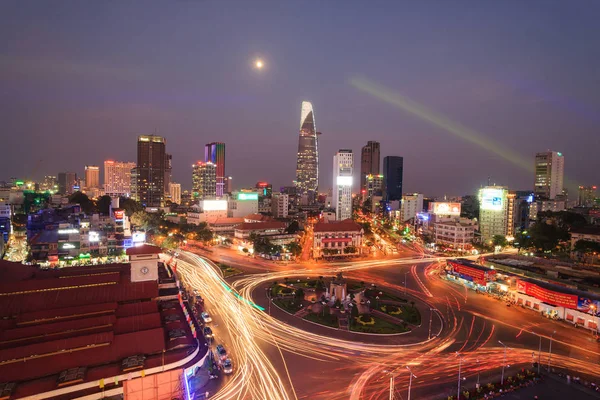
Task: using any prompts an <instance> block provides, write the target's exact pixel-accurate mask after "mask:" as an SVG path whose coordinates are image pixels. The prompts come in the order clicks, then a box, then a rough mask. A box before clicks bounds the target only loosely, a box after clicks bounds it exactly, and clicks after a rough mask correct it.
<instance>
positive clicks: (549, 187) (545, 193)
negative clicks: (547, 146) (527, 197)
mask: <svg viewBox="0 0 600 400" xmlns="http://www.w3.org/2000/svg"><path fill="white" fill-rule="evenodd" d="M564 169H565V158H564V157H563V155H562V153H559V152H556V151H546V152H543V153H537V154H536V155H535V183H534V190H533V192H534V194H535V196H536V197H540V198H543V199H548V200H554V199H555V198H556V196H558V195H560V194H562V192H563V179H564Z"/></svg>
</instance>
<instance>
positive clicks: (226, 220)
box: [206, 217, 244, 226]
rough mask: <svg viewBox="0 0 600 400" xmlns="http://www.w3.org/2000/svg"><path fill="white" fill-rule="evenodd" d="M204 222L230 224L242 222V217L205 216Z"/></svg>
mask: <svg viewBox="0 0 600 400" xmlns="http://www.w3.org/2000/svg"><path fill="white" fill-rule="evenodd" d="M206 223H207V224H209V225H214V226H218V225H231V224H242V223H244V218H219V217H215V218H207V219H206Z"/></svg>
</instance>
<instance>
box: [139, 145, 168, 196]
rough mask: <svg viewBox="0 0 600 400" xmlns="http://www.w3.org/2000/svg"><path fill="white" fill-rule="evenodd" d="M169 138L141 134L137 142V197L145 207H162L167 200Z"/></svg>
mask: <svg viewBox="0 0 600 400" xmlns="http://www.w3.org/2000/svg"><path fill="white" fill-rule="evenodd" d="M166 147H167V140H166V139H165V138H163V137H161V136H156V135H141V136H139V137H138V142H137V166H136V168H135V173H134V172H132V174H134V175H135V178H136V187H135V193H133V195H134V197H135V199H136V200H137V201H139V202H140V203H142V204H143V205H144V206H145V207H162V206H163V205H164V202H165V176H166V174H167V173H168V172H169V171H167V165H168V156H167V153H166Z"/></svg>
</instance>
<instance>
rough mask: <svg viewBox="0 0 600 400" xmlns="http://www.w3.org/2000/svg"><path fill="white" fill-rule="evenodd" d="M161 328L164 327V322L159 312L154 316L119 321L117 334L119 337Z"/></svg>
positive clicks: (116, 325) (134, 316) (145, 315)
mask: <svg viewBox="0 0 600 400" xmlns="http://www.w3.org/2000/svg"><path fill="white" fill-rule="evenodd" d="M160 327H162V322H161V320H160V314H159V313H158V312H156V313H154V314H144V315H133V316H131V317H124V318H119V319H117V323H116V324H115V334H117V335H119V334H123V333H131V332H138V331H145V330H147V329H154V328H160Z"/></svg>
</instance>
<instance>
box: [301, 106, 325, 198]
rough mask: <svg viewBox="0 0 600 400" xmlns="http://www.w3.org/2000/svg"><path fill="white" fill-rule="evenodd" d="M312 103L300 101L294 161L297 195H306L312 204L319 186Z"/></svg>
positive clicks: (315, 131)
mask: <svg viewBox="0 0 600 400" xmlns="http://www.w3.org/2000/svg"><path fill="white" fill-rule="evenodd" d="M318 135H319V133H318V132H317V130H316V128H315V115H314V112H313V107H312V104H311V103H310V102H308V101H303V102H302V111H301V114H300V135H299V137H298V162H297V163H296V187H297V193H298V195H299V196H301V197H304V196H306V198H307V200H308V203H309V204H312V203H314V202H315V200H316V198H317V190H318V187H319V150H318V140H317V136H318Z"/></svg>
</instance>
